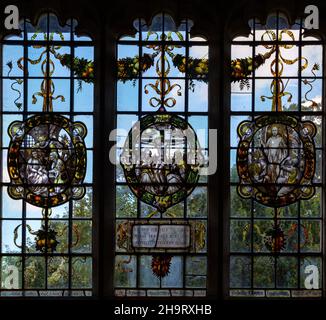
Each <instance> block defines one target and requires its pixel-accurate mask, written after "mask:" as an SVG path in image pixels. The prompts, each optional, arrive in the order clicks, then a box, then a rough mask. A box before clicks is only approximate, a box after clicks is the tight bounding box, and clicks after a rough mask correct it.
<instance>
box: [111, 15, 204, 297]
mask: <svg viewBox="0 0 326 320" xmlns="http://www.w3.org/2000/svg"><path fill="white" fill-rule="evenodd" d="M192 24H193V23H192V21H190V20H188V19H185V20H183V21H182V22H181V23H180V25H176V24H175V22H174V21H173V19H172V18H171V17H170V16H169V15H167V14H164V13H163V14H159V15H156V16H155V17H154V18H153V20H152V22H151V24H150V25H147V23H146V22H145V21H144V20H142V19H136V20H135V21H134V27H135V29H136V30H135V34H134V35H128V36H123V37H121V38H120V39H119V41H118V44H117V87H116V89H117V99H116V103H117V104H116V123H117V129H118V130H119V131H118V133H117V147H118V148H117V153H116V156H117V162H118V166H117V169H116V199H115V200H116V201H115V205H116V211H115V223H116V236H115V238H116V248H115V270H114V282H115V294H116V296H164V297H171V296H205V295H206V288H207V256H206V252H207V223H208V210H207V177H206V176H204V175H202V174H200V169H201V168H202V166H205V163H206V162H205V159H207V152H208V133H207V131H208V118H207V112H208V43H207V41H205V39H203V38H200V37H191V34H190V29H191V27H192ZM186 131H187V132H188V133H189V135H187V134H185V132H186ZM189 155H193V157H192V159H189V158H191V156H190V157H189Z"/></svg>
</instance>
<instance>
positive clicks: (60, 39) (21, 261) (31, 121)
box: [0, 13, 94, 296]
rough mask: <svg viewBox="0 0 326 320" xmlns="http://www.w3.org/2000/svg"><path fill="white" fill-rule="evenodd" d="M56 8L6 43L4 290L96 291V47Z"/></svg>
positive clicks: (1, 224) (0, 236)
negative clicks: (57, 13) (59, 15)
mask: <svg viewBox="0 0 326 320" xmlns="http://www.w3.org/2000/svg"><path fill="white" fill-rule="evenodd" d="M76 26H77V22H76V21H75V20H73V19H68V20H67V21H66V23H65V24H64V25H61V24H60V23H59V22H58V19H57V17H56V16H55V15H53V14H50V13H47V14H44V15H42V16H41V17H40V18H39V20H38V23H37V25H33V24H32V23H31V21H29V20H28V19H24V20H23V21H21V24H20V30H21V32H20V34H18V35H11V36H7V37H5V38H4V39H3V40H2V45H1V59H2V69H1V78H0V82H1V90H2V95H1V96H2V100H1V102H0V104H1V133H2V137H1V161H0V163H1V170H0V174H1V191H0V202H1V213H0V242H1V248H0V250H1V251H0V259H1V272H0V278H1V281H0V283H1V288H0V295H1V296H90V295H92V269H93V268H92V264H93V259H92V218H93V217H92V207H93V200H92V188H93V178H92V166H93V161H92V158H93V107H94V102H93V91H94V47H93V43H92V40H91V39H90V38H89V37H88V36H78V35H77V34H76V33H75V27H76Z"/></svg>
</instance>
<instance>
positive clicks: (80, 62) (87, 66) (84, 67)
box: [56, 54, 94, 92]
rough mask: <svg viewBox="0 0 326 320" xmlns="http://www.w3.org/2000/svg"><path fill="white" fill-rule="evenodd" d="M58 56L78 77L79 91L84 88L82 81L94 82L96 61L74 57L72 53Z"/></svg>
mask: <svg viewBox="0 0 326 320" xmlns="http://www.w3.org/2000/svg"><path fill="white" fill-rule="evenodd" d="M56 58H58V59H59V61H60V63H61V64H62V65H63V66H64V67H67V68H68V69H71V70H72V71H73V73H74V75H75V76H76V77H78V78H82V79H77V81H78V89H77V92H78V91H80V90H81V89H82V81H84V82H86V83H94V62H93V61H91V60H87V59H85V58H78V57H74V58H73V59H72V57H71V54H63V55H61V54H57V55H56Z"/></svg>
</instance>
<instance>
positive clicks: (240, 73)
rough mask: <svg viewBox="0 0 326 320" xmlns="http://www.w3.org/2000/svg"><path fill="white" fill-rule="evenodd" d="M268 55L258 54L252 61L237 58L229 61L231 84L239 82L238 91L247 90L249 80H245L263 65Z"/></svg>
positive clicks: (249, 58) (248, 58) (250, 59)
mask: <svg viewBox="0 0 326 320" xmlns="http://www.w3.org/2000/svg"><path fill="white" fill-rule="evenodd" d="M268 58H269V56H268V55H265V56H264V55H262V54H258V55H256V56H255V57H254V59H252V58H251V57H247V58H237V59H234V60H232V61H231V82H240V90H242V89H243V88H244V87H247V88H248V89H249V86H250V85H249V80H248V79H247V78H248V77H249V76H250V75H251V74H252V72H253V70H254V69H255V70H256V69H258V68H259V67H260V66H261V65H263V64H264V63H265V61H266V59H268Z"/></svg>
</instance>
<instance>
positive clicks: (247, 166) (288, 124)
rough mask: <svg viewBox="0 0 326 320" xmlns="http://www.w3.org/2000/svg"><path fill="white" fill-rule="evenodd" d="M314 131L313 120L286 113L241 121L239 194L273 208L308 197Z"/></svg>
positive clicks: (310, 184)
mask: <svg viewBox="0 0 326 320" xmlns="http://www.w3.org/2000/svg"><path fill="white" fill-rule="evenodd" d="M315 134H316V126H315V125H314V123H313V122H311V121H299V120H298V119H297V118H295V117H293V116H289V115H285V114H278V115H269V116H261V117H258V118H256V119H255V120H254V121H252V122H251V121H243V122H241V123H240V125H239V126H238V135H239V137H240V142H239V145H238V149H237V169H238V175H239V179H240V182H239V186H238V189H237V190H238V193H239V195H240V196H241V197H243V198H253V199H254V200H256V201H257V202H259V203H261V204H263V205H265V206H269V207H274V208H278V207H282V206H287V205H290V204H292V203H294V202H296V201H298V200H304V199H310V198H311V197H312V196H313V195H314V193H315V188H314V186H313V185H312V180H313V177H314V173H315V166H316V163H315V162H316V160H315V145H314V140H313V138H314V136H315Z"/></svg>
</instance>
